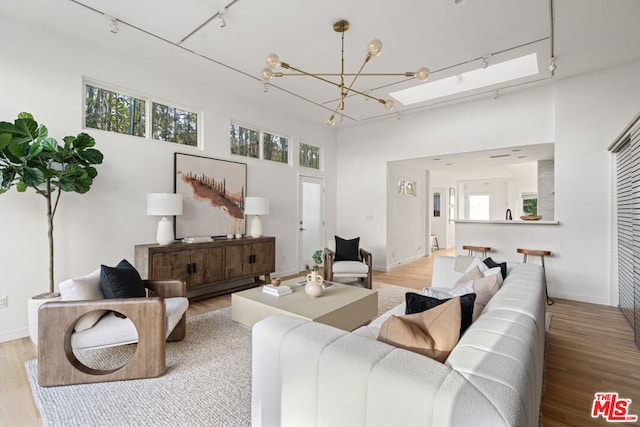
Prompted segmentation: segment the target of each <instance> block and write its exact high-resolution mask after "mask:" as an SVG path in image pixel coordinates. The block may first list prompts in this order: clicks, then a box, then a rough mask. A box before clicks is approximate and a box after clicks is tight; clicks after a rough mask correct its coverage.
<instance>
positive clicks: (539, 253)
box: [518, 248, 555, 305]
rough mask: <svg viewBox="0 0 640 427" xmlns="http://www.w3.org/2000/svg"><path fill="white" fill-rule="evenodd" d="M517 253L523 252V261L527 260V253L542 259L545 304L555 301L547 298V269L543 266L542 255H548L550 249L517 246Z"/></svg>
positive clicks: (551, 303)
mask: <svg viewBox="0 0 640 427" xmlns="http://www.w3.org/2000/svg"><path fill="white" fill-rule="evenodd" d="M518 253H519V254H523V259H522V262H523V263H526V262H527V255H534V256H539V257H540V261H542V274H543V276H542V277H543V279H544V294H545V296H546V297H547V305H553V304H554V303H555V301H554V300H553V298H549V292H548V291H547V271H546V270H545V267H544V257H546V256H550V255H551V251H545V250H540V249H522V248H518Z"/></svg>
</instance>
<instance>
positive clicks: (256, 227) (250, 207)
mask: <svg viewBox="0 0 640 427" xmlns="http://www.w3.org/2000/svg"><path fill="white" fill-rule="evenodd" d="M244 214H245V216H246V215H255V216H254V217H253V220H252V221H251V237H260V236H262V220H261V219H260V215H269V200H268V199H266V198H264V197H247V198H245V199H244Z"/></svg>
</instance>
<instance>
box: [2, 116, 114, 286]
mask: <svg viewBox="0 0 640 427" xmlns="http://www.w3.org/2000/svg"><path fill="white" fill-rule="evenodd" d="M63 141H64V144H59V143H58V141H56V140H55V139H54V138H52V137H50V136H49V132H48V130H47V127H46V126H44V125H42V124H38V122H36V121H35V120H34V118H33V116H32V115H31V114H29V113H20V114H19V115H18V118H17V119H16V120H14V122H13V123H10V122H0V194H3V193H5V192H7V191H8V190H9V189H10V188H11V187H14V186H15V188H16V190H17V191H18V192H20V193H23V192H26V191H27V190H28V189H29V188H33V190H34V191H35V192H36V194H39V195H41V196H43V197H44V198H45V200H46V204H47V222H48V237H49V292H51V293H53V291H54V281H53V280H54V276H53V261H54V256H53V255H54V254H53V219H54V217H55V214H56V212H57V209H58V203H59V202H60V196H61V195H62V192H63V191H65V192H75V193H86V192H87V191H89V189H90V188H91V184H93V180H94V179H95V177H96V176H97V175H98V171H97V170H96V169H95V167H94V165H97V164H100V163H102V159H103V155H102V153H101V152H100V151H98V150H97V149H95V148H93V147H94V146H95V144H96V141H95V140H94V139H93V137H91V136H89V135H88V134H86V133H80V134H78V135H77V136H66V137H64V138H63Z"/></svg>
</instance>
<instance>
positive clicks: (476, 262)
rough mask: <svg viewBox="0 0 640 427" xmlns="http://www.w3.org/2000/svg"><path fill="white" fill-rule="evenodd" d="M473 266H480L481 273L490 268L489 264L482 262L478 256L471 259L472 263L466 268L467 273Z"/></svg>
mask: <svg viewBox="0 0 640 427" xmlns="http://www.w3.org/2000/svg"><path fill="white" fill-rule="evenodd" d="M473 267H478V269H479V270H480V273H484V272H485V271H487V270H489V267H488V266H487V264H485V263H484V262H482V260H481V259H480V258H478V257H475V258H473V260H471V263H470V264H469V266H468V267H467V269H466V270H465V273H468V272H469V271H471V270H473Z"/></svg>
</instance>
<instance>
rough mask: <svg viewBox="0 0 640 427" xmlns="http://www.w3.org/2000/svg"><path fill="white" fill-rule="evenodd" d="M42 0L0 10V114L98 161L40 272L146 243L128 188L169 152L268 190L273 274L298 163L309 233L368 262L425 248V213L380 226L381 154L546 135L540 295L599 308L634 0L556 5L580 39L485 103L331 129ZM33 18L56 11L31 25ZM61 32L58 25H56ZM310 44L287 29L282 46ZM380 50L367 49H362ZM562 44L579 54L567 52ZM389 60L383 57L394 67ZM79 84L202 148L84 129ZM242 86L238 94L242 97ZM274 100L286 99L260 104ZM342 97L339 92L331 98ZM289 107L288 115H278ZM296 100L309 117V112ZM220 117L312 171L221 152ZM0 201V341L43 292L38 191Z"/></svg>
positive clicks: (414, 177) (395, 156)
mask: <svg viewBox="0 0 640 427" xmlns="http://www.w3.org/2000/svg"><path fill="white" fill-rule="evenodd" d="M242 1H243V0H241V1H240V2H239V3H238V7H240V5H242ZM25 3H26V2H25ZM47 3H49V2H45V1H39V2H35V3H34V2H29V4H28V5H8V4H6V5H3V6H2V7H1V9H2V14H1V16H0V24H1V25H0V35H1V36H2V39H3V40H6V41H7V42H5V43H4V44H3V53H2V58H1V59H0V61H1V63H2V66H1V67H0V76H1V78H0V93H2V100H3V102H2V104H1V105H0V120H2V121H13V119H14V118H15V117H16V116H17V114H18V113H19V112H21V111H28V112H31V113H33V114H34V116H35V118H36V119H37V120H38V121H40V122H42V123H45V124H46V125H47V127H48V128H49V132H50V134H51V135H54V136H56V137H57V138H62V137H63V136H64V135H68V134H76V133H78V132H81V131H86V132H88V133H90V134H91V135H93V136H94V137H95V138H96V140H97V148H98V149H100V150H101V151H102V152H103V154H104V159H105V160H104V162H103V164H102V165H99V167H98V172H99V173H98V176H97V178H96V180H95V183H94V185H93V187H92V189H91V191H89V192H88V193H86V194H81V195H80V194H72V193H69V194H65V195H64V197H63V200H62V201H61V204H60V208H59V209H60V210H59V213H58V216H57V218H56V228H55V233H56V271H55V275H56V282H60V281H62V280H64V279H65V278H69V277H77V276H81V275H84V274H87V273H88V272H90V271H93V270H94V269H95V268H97V267H98V266H100V264H107V265H115V264H116V263H117V262H118V261H120V260H121V259H122V258H132V257H133V251H134V247H135V245H137V244H143V243H150V242H152V241H153V240H154V237H155V232H156V227H157V218H155V217H151V216H147V215H146V214H145V201H146V199H145V196H146V194H147V193H152V192H172V191H173V179H174V175H173V155H174V153H175V152H176V151H179V152H185V153H190V154H197V155H203V156H206V157H211V158H217V159H225V160H232V161H237V162H242V163H246V164H247V166H248V172H247V188H248V195H250V196H254V195H255V196H264V197H267V198H268V199H269V200H270V204H271V212H270V214H269V215H268V216H265V217H264V218H263V223H264V229H265V234H266V235H272V236H276V237H277V239H276V245H277V246H276V254H277V259H276V271H275V273H276V274H277V275H282V276H285V275H290V274H294V273H297V272H298V271H299V270H300V269H299V262H298V253H297V247H298V233H299V231H298V226H297V224H298V220H299V218H298V200H297V194H298V179H299V175H300V174H306V175H312V176H316V177H320V178H322V179H323V180H324V183H325V189H326V193H325V212H326V215H325V235H326V236H333V235H334V234H338V235H344V236H346V237H351V236H360V239H361V241H362V242H363V244H364V242H366V247H367V249H369V250H370V251H371V252H372V254H373V260H374V268H375V269H376V270H379V271H387V270H390V269H391V267H392V266H394V264H395V263H397V262H398V260H410V259H415V258H417V257H419V256H421V255H422V254H423V253H424V251H425V247H426V245H427V244H428V242H427V240H426V236H427V234H428V233H427V230H426V228H425V227H426V225H425V222H424V221H421V220H420V219H419V218H418V219H415V222H414V223H411V224H406V223H403V224H401V226H402V227H404V228H405V232H406V233H407V234H409V235H410V236H411V239H412V240H411V241H406V240H402V239H398V238H397V236H396V235H394V234H392V233H391V232H390V230H393V229H396V228H401V227H399V225H398V224H397V223H396V222H395V217H394V212H393V211H392V210H390V209H389V205H388V203H387V200H388V194H389V189H390V186H392V185H396V184H397V183H396V184H394V183H392V182H390V180H389V179H388V174H387V167H388V163H389V162H393V161H400V160H407V159H413V158H418V157H428V156H445V155H448V154H454V153H463V152H477V151H480V150H486V149H501V148H510V147H514V146H523V145H530V144H541V143H550V142H553V143H555V186H556V187H555V215H556V217H555V219H556V220H558V221H559V224H558V226H557V227H556V229H555V232H554V234H553V240H549V241H548V247H547V248H549V249H552V250H553V253H554V256H553V257H551V258H550V259H549V260H548V269H549V272H550V275H549V292H550V294H551V295H553V296H555V297H558V298H566V299H570V300H575V301H581V302H588V303H594V304H601V305H606V306H616V305H617V278H616V270H615V264H614V247H615V241H614V232H613V224H614V218H613V210H612V201H613V197H614V196H613V188H614V178H613V175H612V170H613V167H612V156H611V154H610V153H609V152H608V151H607V146H608V145H609V143H611V142H612V141H613V139H614V138H615V137H616V136H617V135H618V134H619V133H620V132H621V130H622V129H624V128H625V126H626V125H627V124H628V123H629V121H630V120H631V119H632V118H633V117H634V116H635V115H636V114H637V112H638V108H639V107H638V102H637V99H638V95H640V81H638V79H637V76H638V75H640V57H639V56H638V55H639V52H640V48H639V46H638V40H640V37H638V34H637V31H638V29H637V28H636V29H632V27H633V21H632V19H633V17H637V16H638V13H639V11H638V5H637V2H634V1H620V2H617V3H616V6H611V4H610V2H606V1H604V0H599V1H596V0H592V1H589V2H588V4H587V5H585V4H584V2H580V1H567V0H563V1H560V0H558V1H556V2H555V7H556V8H557V9H558V14H557V19H558V21H557V25H558V28H557V31H558V34H557V36H558V37H560V35H563V36H565V37H569V32H574V35H573V38H572V40H575V39H576V38H583V39H584V41H583V44H580V45H578V46H568V45H564V46H565V49H566V50H564V51H562V50H558V51H557V52H556V54H557V66H558V70H557V74H556V77H550V78H547V79H544V80H542V81H540V82H537V83H532V84H529V85H525V86H524V87H523V88H517V89H516V88H514V89H513V90H505V91H502V92H501V93H500V94H499V96H498V97H494V96H493V93H490V94H484V95H478V96H475V97H470V98H469V99H466V100H463V101H451V102H445V103H443V104H442V105H433V106H429V107H426V108H424V109H422V110H418V111H416V112H411V113H406V114H402V115H401V117H397V116H396V115H392V114H390V115H388V116H385V117H383V118H382V119H380V120H363V121H361V122H357V123H355V124H349V125H345V126H341V124H340V123H337V124H336V127H335V128H328V127H326V126H325V124H324V120H325V119H326V117H325V116H326V115H327V112H326V111H325V109H323V108H319V107H318V106H317V105H310V103H309V102H307V101H305V100H303V99H300V98H297V97H295V96H289V95H288V94H286V93H283V92H282V91H278V90H276V89H275V88H273V87H272V88H270V89H269V91H268V92H267V93H264V91H263V85H262V82H260V81H259V80H258V79H255V78H249V77H247V76H241V77H240V78H238V74H241V73H238V71H236V70H233V69H230V68H228V67H225V66H220V65H218V64H213V63H211V62H210V61H206V60H204V59H202V58H199V57H197V56H196V55H193V54H192V53H190V52H189V51H187V50H186V49H180V48H178V47H176V46H173V45H168V46H166V45H165V44H163V43H161V42H158V41H157V40H155V39H153V38H152V37H149V36H148V35H145V34H143V33H141V32H140V31H139V30H137V29H135V28H132V27H130V26H127V25H125V24H122V23H121V24H120V30H119V33H118V34H113V33H112V32H110V31H109V29H108V23H107V22H106V21H105V19H104V18H103V17H102V16H98V17H96V16H94V15H96V14H95V12H93V11H91V10H88V9H86V8H84V7H83V6H80V5H78V4H77V3H76V2H72V1H66V2H55V3H54V2H51V3H53V4H47ZM80 3H82V2H80ZM450 3H453V2H450ZM474 3H476V2H475V1H473V0H468V1H467V2H466V3H465V4H462V5H459V6H457V7H476V5H474ZM523 3H526V2H523ZM333 6H334V7H336V8H337V7H338V6H336V5H333ZM236 10H237V9H236ZM586 10H588V11H589V12H590V13H587V12H586ZM594 11H595V12H594ZM297 12H299V11H297ZM560 12H562V13H560ZM233 13H234V7H230V8H229V12H228V14H229V15H228V17H227V21H228V22H227V25H228V26H230V27H231V26H232V25H233ZM49 16H56V17H59V19H58V20H51V21H53V22H47V21H48V17H49ZM571 16H573V17H572V18H571V19H572V20H571V21H562V19H565V20H569V17H571ZM594 16H595V17H598V18H599V19H601V20H602V25H601V24H600V23H598V22H596V21H589V20H588V17H591V18H594ZM340 17H344V18H348V19H350V20H351V21H352V24H353V31H355V30H356V28H357V27H356V25H357V24H356V23H357V22H358V20H359V19H360V18H358V16H357V14H355V13H354V14H352V15H349V16H346V15H345V16H336V18H340ZM237 19H238V20H240V19H241V17H237ZM621 21H622V22H624V23H626V25H625V24H620V23H619V22H621ZM317 24H318V26H320V27H323V28H324V27H325V26H326V27H328V25H329V24H328V23H327V22H324V21H322V22H319V23H317ZM563 24H564V25H566V27H563ZM398 25H400V24H398ZM486 25H489V24H488V23H487V24H486ZM636 26H637V25H636ZM56 27H65V30H63V29H62V28H56ZM74 27H76V28H75V29H73V31H72V30H70V28H74ZM563 28H564V29H563ZM76 31H77V35H75V36H73V35H70V34H69V33H73V32H76ZM562 31H566V33H562ZM326 32H327V33H329V34H327V36H328V37H330V38H331V40H333V41H334V42H335V43H336V44H335V46H334V45H332V46H331V47H332V50H336V51H337V49H338V44H337V42H338V41H337V36H336V34H335V33H334V32H333V31H331V29H330V28H327V29H326ZM587 33H593V34H587ZM89 34H90V35H91V37H92V38H93V37H94V38H95V41H93V40H91V39H89V37H88V35H89ZM285 35H286V34H283V37H284V36H285ZM286 36H287V37H298V35H291V34H289V35H286ZM349 36H351V34H349V33H347V34H346V37H349ZM256 37H258V36H256ZM362 37H365V38H367V37H380V38H381V39H382V40H383V42H384V41H385V40H386V39H388V38H389V37H391V36H389V37H387V36H385V34H384V33H382V34H371V35H362ZM407 37H415V36H414V35H413V34H411V35H407ZM505 37H506V36H505ZM133 43H139V45H137V46H138V48H137V49H138V50H139V51H140V50H145V52H148V53H145V54H144V55H142V54H140V56H139V57H136V56H135V55H134V54H133V53H131V48H130V45H131V44H133ZM351 43H352V44H356V43H354V42H351ZM427 43H429V41H427ZM433 43H436V41H433ZM311 44H313V43H312V42H311V41H305V42H304V43H301V46H300V47H299V49H300V50H303V49H304V48H305V47H308V46H309V45H311ZM559 46H563V45H559ZM621 46H622V48H621ZM386 47H387V46H385V48H386ZM239 48H240V47H237V46H236V47H235V49H239ZM614 48H615V49H614ZM273 49H274V50H275V49H277V48H276V47H275V46H274V47H273ZM597 49H601V50H603V51H606V50H609V49H614V50H617V51H622V54H621V55H620V56H619V57H618V58H617V62H615V63H612V64H603V65H599V64H598V62H599V53H600V50H597ZM391 51H392V49H391V48H389V52H391ZM167 52H171V55H172V56H171V59H170V60H165V59H164V55H166V54H167ZM268 52H269V50H266V51H265V52H264V53H263V54H262V56H260V57H259V58H256V61H255V64H256V66H255V67H256V69H255V70H252V69H247V70H242V71H243V72H246V73H253V74H252V75H255V76H257V75H258V74H259V71H260V68H261V67H262V66H263V65H262V61H263V55H266V54H267V53H268ZM358 52H360V51H359V50H358ZM387 53H388V52H387V51H386V50H385V51H384V52H383V54H382V56H381V58H376V59H382V58H383V57H384V55H385V54H387ZM283 54H284V53H283ZM358 55H360V53H358ZM572 56H575V57H578V58H579V59H580V60H584V58H589V61H588V62H586V63H580V62H579V61H577V62H571V58H572ZM152 58H155V59H152ZM359 59H360V58H359V57H358V60H359ZM425 61H427V62H428V58H424V59H423V58H420V57H414V58H411V61H410V62H416V64H415V66H416V67H418V66H422V65H426V66H430V64H428V63H425V64H423V62H425ZM296 62H298V61H296ZM304 62H305V61H301V63H302V65H301V66H304V65H303V64H304ZM563 62H564V63H565V64H566V66H567V67H569V65H571V66H573V67H578V66H583V67H584V69H585V70H588V72H586V71H585V72H584V73H580V72H576V71H575V70H574V71H572V74H571V75H570V76H567V77H566V78H561V76H562V66H563ZM576 64H577V65H576ZM392 65H393V64H392V63H388V64H386V65H385V66H384V67H383V68H394V67H393V66H392ZM254 71H255V72H254ZM86 80H90V81H94V82H99V83H103V84H105V85H107V86H108V87H115V88H121V89H125V90H129V91H132V92H133V93H134V94H141V95H144V96H152V97H157V98H158V99H161V100H170V101H172V102H174V103H176V104H178V105H181V106H187V107H190V108H193V109H195V110H196V111H199V112H202V115H203V119H204V124H203V126H202V128H203V129H204V132H205V134H204V137H203V141H202V143H201V148H202V149H200V148H190V147H182V146H181V147H177V146H175V145H174V144H169V143H165V142H161V141H154V140H151V139H144V138H137V137H131V136H127V135H121V134H115V133H109V132H105V131H98V130H94V129H84V128H83V123H82V118H83V108H84V105H83V90H84V89H83V88H84V82H85V81H86ZM247 87H251V89H252V91H253V92H255V94H254V95H252V97H251V98H250V97H249V96H248V95H247V93H248V90H247ZM329 89H331V88H329ZM331 90H333V89H331ZM238 94H241V95H240V96H239V95H238ZM331 96H332V97H333V96H334V95H333V94H332V95H331ZM335 96H337V95H335ZM285 102H286V104H287V109H286V110H284V109H283V110H280V109H279V108H275V106H276V105H279V104H281V103H285ZM349 102H351V98H349V100H348V102H347V109H348V108H349ZM353 102H355V101H353ZM292 110H299V111H300V112H301V113H300V114H293V113H291V111H292ZM302 112H304V114H305V115H304V116H303V113H302ZM309 112H312V114H313V115H314V116H316V117H317V118H316V119H313V120H312V119H310V118H309V116H308V114H309ZM381 114H382V113H381ZM398 118H400V120H398ZM234 121H235V122H239V123H242V124H249V125H252V126H256V127H258V128H260V129H265V130H270V131H276V132H279V133H282V134H284V135H288V136H290V140H291V141H292V142H293V146H292V148H294V147H298V146H299V144H300V142H306V143H310V144H313V145H316V146H319V147H321V148H322V151H321V152H322V158H323V160H322V168H321V169H320V170H310V169H308V168H304V169H302V168H300V167H298V165H297V157H296V155H295V154H294V155H293V158H294V161H293V164H292V166H288V165H287V166H283V165H281V164H277V163H273V162H268V161H263V160H258V159H252V158H248V157H240V156H233V155H230V154H229V125H230V123H231V122H234ZM292 152H294V153H296V151H294V150H292ZM405 173H406V176H405V177H404V178H405V179H407V180H411V181H415V182H417V183H418V187H417V188H418V190H419V192H420V193H419V195H420V197H418V198H416V199H415V200H412V203H421V202H422V203H423V205H424V206H426V198H427V194H428V193H427V188H425V185H424V184H425V183H426V182H425V171H424V169H415V170H406V171H405ZM0 203H1V204H2V205H1V206H2V209H1V210H0V219H1V220H2V223H3V224H4V227H3V229H2V236H3V242H5V244H4V245H3V255H4V256H3V257H2V259H3V261H2V266H1V268H0V284H1V285H0V286H1V288H0V295H7V297H8V298H7V301H8V304H7V308H3V309H0V325H1V326H0V342H6V341H10V340H14V339H18V338H22V337H24V336H26V335H27V334H28V327H27V308H26V301H27V299H28V298H29V297H31V296H32V295H34V294H37V293H40V292H44V291H45V290H46V288H47V259H48V257H47V246H46V228H47V224H46V217H45V212H44V203H43V201H42V200H41V198H40V197H38V196H37V195H35V194H32V193H26V194H20V193H17V192H16V191H10V192H7V193H6V194H2V195H0ZM463 243H464V242H456V250H458V251H460V250H461V244H463ZM392 254H395V255H392ZM504 259H505V260H509V261H519V260H520V256H519V255H518V254H516V253H512V254H504Z"/></svg>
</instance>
